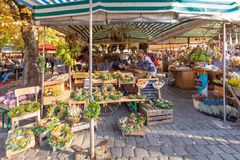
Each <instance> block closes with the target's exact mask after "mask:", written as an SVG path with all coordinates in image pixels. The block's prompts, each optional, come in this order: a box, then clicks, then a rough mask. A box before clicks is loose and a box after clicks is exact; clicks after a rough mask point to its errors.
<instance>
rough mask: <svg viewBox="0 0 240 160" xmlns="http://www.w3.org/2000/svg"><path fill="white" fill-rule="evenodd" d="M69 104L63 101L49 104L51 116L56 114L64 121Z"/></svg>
mask: <svg viewBox="0 0 240 160" xmlns="http://www.w3.org/2000/svg"><path fill="white" fill-rule="evenodd" d="M67 109H68V104H66V103H65V102H63V101H56V102H55V103H54V104H53V105H51V106H49V109H48V114H49V116H55V117H57V118H58V119H59V120H61V121H64V120H66V118H67Z"/></svg>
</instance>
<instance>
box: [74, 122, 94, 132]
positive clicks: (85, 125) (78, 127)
mask: <svg viewBox="0 0 240 160" xmlns="http://www.w3.org/2000/svg"><path fill="white" fill-rule="evenodd" d="M94 127H95V129H96V130H97V121H96V120H95V121H94ZM89 128H90V122H80V123H74V124H72V125H71V130H72V132H78V131H82V130H85V129H89Z"/></svg>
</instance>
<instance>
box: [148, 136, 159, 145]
mask: <svg viewBox="0 0 240 160" xmlns="http://www.w3.org/2000/svg"><path fill="white" fill-rule="evenodd" d="M147 138H148V141H149V143H150V145H151V146H160V145H161V142H160V141H159V139H158V138H155V137H153V136H147Z"/></svg>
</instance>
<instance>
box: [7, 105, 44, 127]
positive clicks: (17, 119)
mask: <svg viewBox="0 0 240 160" xmlns="http://www.w3.org/2000/svg"><path fill="white" fill-rule="evenodd" d="M31 118H35V119H36V122H38V121H40V119H41V116H40V110H39V111H37V112H33V113H27V114H25V115H23V116H20V117H14V118H12V122H11V126H12V130H15V128H16V127H19V123H20V121H23V120H27V119H31ZM34 124H35V123H31V124H27V125H24V127H31V126H33V125H34Z"/></svg>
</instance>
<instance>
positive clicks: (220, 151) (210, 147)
mask: <svg viewBox="0 0 240 160" xmlns="http://www.w3.org/2000/svg"><path fill="white" fill-rule="evenodd" d="M206 146H207V148H208V149H209V150H210V151H211V152H212V153H213V154H216V153H223V150H221V149H220V148H219V147H218V146H216V145H206Z"/></svg>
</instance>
